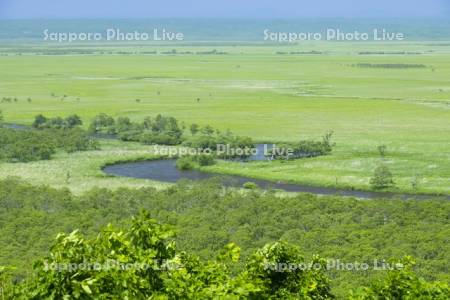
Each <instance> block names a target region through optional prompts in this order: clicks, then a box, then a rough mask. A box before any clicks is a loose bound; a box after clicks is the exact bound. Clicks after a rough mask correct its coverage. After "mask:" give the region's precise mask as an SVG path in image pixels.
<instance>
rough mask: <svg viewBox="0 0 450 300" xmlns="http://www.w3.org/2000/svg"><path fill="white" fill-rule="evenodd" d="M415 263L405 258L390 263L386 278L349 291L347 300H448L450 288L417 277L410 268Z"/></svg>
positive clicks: (409, 258) (443, 284)
mask: <svg viewBox="0 0 450 300" xmlns="http://www.w3.org/2000/svg"><path fill="white" fill-rule="evenodd" d="M414 264H415V262H414V260H413V259H412V258H411V257H408V256H407V257H405V258H404V259H403V260H401V261H400V262H397V263H391V265H392V266H394V267H392V268H391V270H389V272H388V274H387V276H386V278H384V279H383V280H380V281H377V282H375V283H373V284H372V286H370V287H363V288H359V289H357V290H355V291H351V293H350V296H349V300H377V299H396V300H413V299H414V300H415V299H420V300H447V299H450V287H449V286H448V285H447V284H445V283H442V282H427V281H425V280H424V279H423V278H420V277H419V276H417V275H416V274H415V273H414V272H413V270H412V268H413V266H414Z"/></svg>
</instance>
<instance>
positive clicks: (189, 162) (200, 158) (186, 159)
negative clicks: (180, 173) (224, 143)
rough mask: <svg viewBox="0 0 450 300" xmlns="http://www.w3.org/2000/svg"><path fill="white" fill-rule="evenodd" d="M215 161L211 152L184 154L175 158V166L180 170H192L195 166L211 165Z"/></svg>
mask: <svg viewBox="0 0 450 300" xmlns="http://www.w3.org/2000/svg"><path fill="white" fill-rule="evenodd" d="M215 163H216V160H215V159H214V156H213V155H211V154H197V155H186V156H182V157H180V158H178V159H177V163H176V166H177V168H178V169H180V170H192V169H194V168H195V167H197V166H200V167H204V166H212V165H214V164H215Z"/></svg>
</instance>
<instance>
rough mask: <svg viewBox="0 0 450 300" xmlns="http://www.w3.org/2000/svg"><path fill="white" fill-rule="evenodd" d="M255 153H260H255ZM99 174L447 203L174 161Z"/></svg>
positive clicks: (132, 165) (125, 165) (134, 164)
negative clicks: (192, 167)
mask: <svg viewBox="0 0 450 300" xmlns="http://www.w3.org/2000/svg"><path fill="white" fill-rule="evenodd" d="M262 147H264V145H258V149H262ZM258 153H262V152H261V151H258ZM250 159H251V160H263V159H265V157H264V156H263V155H260V154H259V155H257V156H253V157H251V158H250ZM103 171H104V172H105V173H107V174H109V175H115V176H125V177H132V178H140V179H151V180H155V181H162V182H169V183H175V182H177V181H179V180H181V179H189V180H194V181H198V180H206V179H210V178H217V177H220V178H221V180H222V184H223V185H224V186H227V187H242V185H243V184H244V183H246V182H253V183H256V184H257V185H258V186H259V187H260V188H261V189H266V190H268V189H280V190H284V191H287V192H303V193H312V194H317V195H340V196H350V197H356V198H364V199H375V198H386V199H393V198H395V199H417V200H425V199H437V198H439V199H450V197H449V196H443V197H438V196H433V195H413V194H398V193H381V192H365V191H356V190H341V189H336V188H331V187H314V186H308V185H301V184H295V183H281V182H273V181H269V180H262V179H254V178H249V177H243V176H236V175H221V174H215V173H207V172H202V171H199V170H186V171H185V170H183V171H182V170H179V169H177V167H176V160H175V159H161V160H151V161H139V162H129V163H118V164H114V165H109V166H106V167H104V168H103Z"/></svg>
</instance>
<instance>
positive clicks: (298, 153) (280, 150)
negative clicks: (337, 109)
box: [267, 131, 335, 159]
mask: <svg viewBox="0 0 450 300" xmlns="http://www.w3.org/2000/svg"><path fill="white" fill-rule="evenodd" d="M332 136H333V132H332V131H329V132H327V133H326V134H325V135H324V136H323V137H322V141H311V140H304V141H300V142H298V143H285V144H281V145H278V146H277V147H276V148H273V149H271V150H269V153H268V155H267V156H268V157H270V158H271V159H299V158H308V157H317V156H323V155H328V154H330V153H331V152H332V151H333V147H334V146H335V143H333V142H332V141H331V138H332Z"/></svg>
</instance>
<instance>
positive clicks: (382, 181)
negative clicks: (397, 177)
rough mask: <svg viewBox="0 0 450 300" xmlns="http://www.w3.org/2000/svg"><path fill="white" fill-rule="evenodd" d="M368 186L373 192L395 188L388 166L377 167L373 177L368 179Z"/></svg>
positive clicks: (380, 165)
mask: <svg viewBox="0 0 450 300" xmlns="http://www.w3.org/2000/svg"><path fill="white" fill-rule="evenodd" d="M370 185H371V186H372V188H373V189H375V190H382V189H387V188H390V187H393V186H395V182H394V180H393V178H392V173H391V171H390V170H389V168H388V166H386V165H385V164H382V163H381V164H379V165H378V167H377V168H376V169H375V172H374V174H373V177H372V178H371V179H370Z"/></svg>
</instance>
